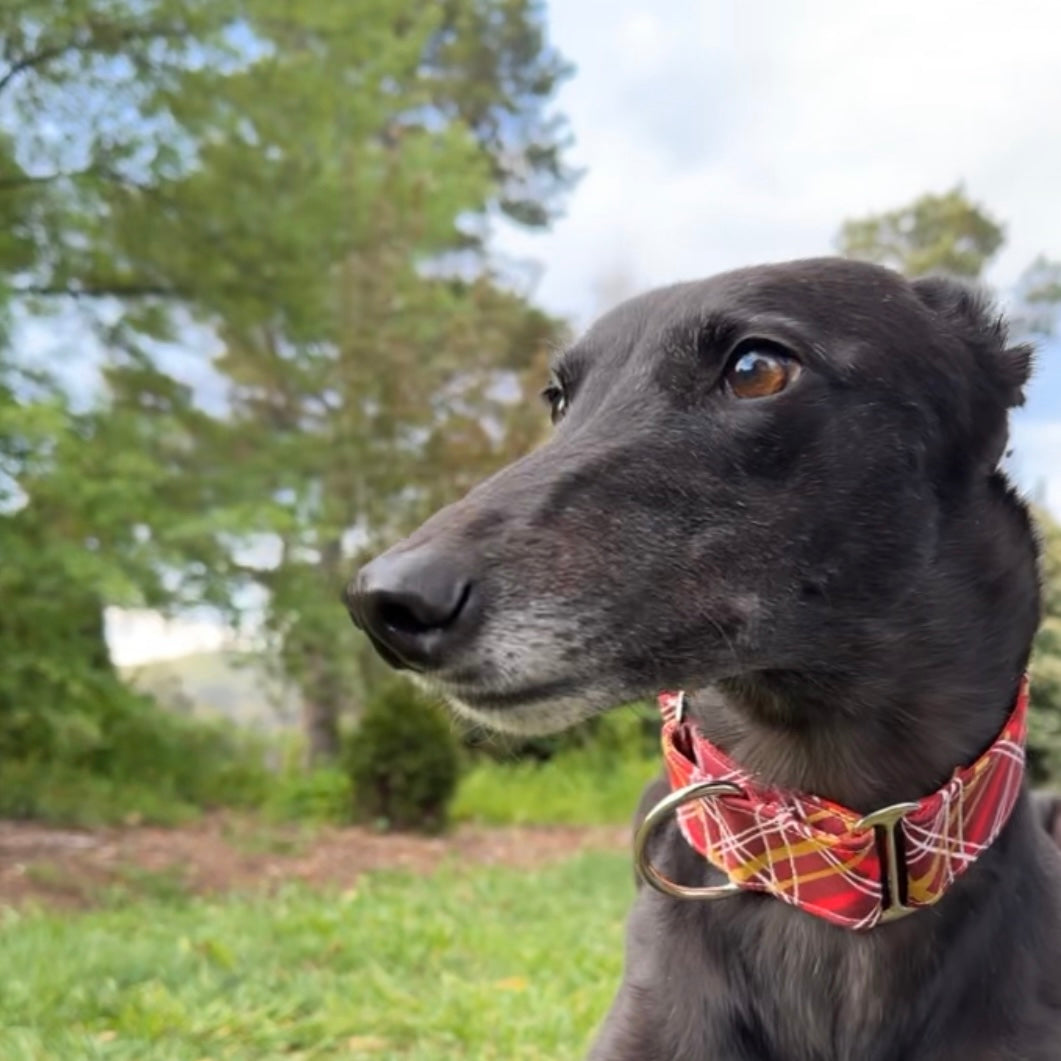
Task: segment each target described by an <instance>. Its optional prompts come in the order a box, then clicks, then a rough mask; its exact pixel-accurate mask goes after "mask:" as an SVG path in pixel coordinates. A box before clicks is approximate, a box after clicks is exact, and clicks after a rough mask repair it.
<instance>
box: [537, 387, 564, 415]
mask: <svg viewBox="0 0 1061 1061" xmlns="http://www.w3.org/2000/svg"><path fill="white" fill-rule="evenodd" d="M542 399H543V400H544V401H545V404H546V405H547V406H548V407H549V416H550V417H551V419H552V421H553V423H554V424H558V423H559V422H560V421H561V420H562V419H563V418H564V413H566V412H567V394H566V393H565V392H564V388H563V387H562V386H561V385H560V384H559V383H550V384H549V386H548V387H546V388H545V389H544V390H543V391H542Z"/></svg>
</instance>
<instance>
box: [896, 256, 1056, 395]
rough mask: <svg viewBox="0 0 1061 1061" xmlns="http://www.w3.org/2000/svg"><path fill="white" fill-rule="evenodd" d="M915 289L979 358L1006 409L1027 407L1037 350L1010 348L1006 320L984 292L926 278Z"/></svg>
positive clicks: (1018, 345) (1023, 345) (915, 283)
mask: <svg viewBox="0 0 1061 1061" xmlns="http://www.w3.org/2000/svg"><path fill="white" fill-rule="evenodd" d="M912 286H913V289H914V291H915V293H916V294H917V296H918V298H919V299H920V300H921V301H922V302H923V303H924V304H925V305H926V306H928V307H929V309H931V310H933V311H934V312H935V313H936V314H937V315H938V316H939V317H940V318H941V319H942V320H943V321H944V322H945V323H946V324H947V325H948V326H949V327H950V328H951V330H952V331H954V332H955V333H956V334H957V336H958V338H959V339H961V340H962V341H963V342H964V343H965V344H966V345H967V346H968V347H969V348H970V349H971V350H972V351H973V352H974V353H975V354H976V356H977V360H978V361H979V363H980V367H981V369H982V370H983V372H984V373H985V374H986V376H987V379H988V381H989V382H990V383H991V384H992V385H993V386H994V388H995V389H996V392H997V394H998V396H999V397H1000V398H1001V399H1002V402H1003V404H1004V406H1005V408H1007V409H1012V408H1014V407H1015V406H1019V405H1023V404H1024V387H1025V385H1026V384H1027V382H1028V380H1029V378H1030V377H1031V373H1032V362H1033V358H1034V355H1035V350H1034V347H1032V346H1031V345H1030V344H1028V343H1016V344H1013V345H1011V344H1010V342H1009V334H1008V328H1007V325H1006V319H1005V317H1003V316H1002V315H1001V314H999V313H998V312H997V311H996V310H995V307H994V305H993V304H992V302H991V300H990V299H989V298H988V297H987V296H986V295H985V294H984V292H983V291H981V290H979V289H977V288H975V287H972V286H971V285H969V284H966V283H963V282H962V281H960V280H953V279H951V278H950V277H946V276H926V277H922V278H920V279H918V280H914V281H913V282H912Z"/></svg>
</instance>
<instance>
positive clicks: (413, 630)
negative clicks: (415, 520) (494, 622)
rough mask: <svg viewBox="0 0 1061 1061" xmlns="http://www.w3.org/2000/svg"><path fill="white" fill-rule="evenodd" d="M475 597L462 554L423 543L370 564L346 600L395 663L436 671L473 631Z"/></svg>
mask: <svg viewBox="0 0 1061 1061" xmlns="http://www.w3.org/2000/svg"><path fill="white" fill-rule="evenodd" d="M473 596H474V585H473V583H472V579H471V577H470V575H469V572H468V571H467V566H466V565H465V564H464V563H462V562H461V560H460V558H458V557H456V556H452V555H447V554H443V553H440V552H438V551H436V550H433V549H429V548H423V547H421V548H419V549H412V550H407V551H405V552H399V553H384V555H383V556H380V557H377V558H376V559H375V560H373V561H372V562H371V563H369V564H367V565H366V566H365V567H363V568H362V569H361V571H360V572H359V573H358V575H357V577H356V578H354V580H353V581H352V582H351V583H350V585H349V586H348V587H347V590H346V603H347V607H348V608H349V610H350V615H351V616H352V618H353V620H354V622H355V623H356V624H357V625H358V626H359V627H361V629H362V630H364V631H365V633H366V634H368V636H369V637H370V638H371V640H372V642H373V644H374V645H375V647H376V649H377V650H378V651H379V653H380V655H381V656H382V657H383V658H384V659H385V660H386V661H387V662H388V663H389V664H390V665H391V666H393V667H398V668H403V667H407V668H412V669H414V670H435V669H438V668H439V667H441V666H444V665H445V663H446V661H447V659H448V658H449V656H450V655H451V653H452V652H453V651H454V650H455V649H456V647H457V646H458V645H459V644H460V643H461V642H462V641H463V640H464V639H465V638H466V637H467V636H468V635H469V634H470V633H471V630H472V628H473V626H474V621H475V608H474V607H473V603H474V602H473Z"/></svg>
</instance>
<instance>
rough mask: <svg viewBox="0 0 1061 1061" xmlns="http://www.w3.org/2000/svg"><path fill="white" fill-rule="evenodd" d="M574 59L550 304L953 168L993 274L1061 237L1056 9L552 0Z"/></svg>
mask: <svg viewBox="0 0 1061 1061" xmlns="http://www.w3.org/2000/svg"><path fill="white" fill-rule="evenodd" d="M550 11H551V23H552V35H553V39H554V41H555V43H556V44H557V46H558V47H559V48H560V49H561V50H562V51H563V52H564V53H565V54H566V55H567V56H568V57H569V58H570V59H572V60H573V61H574V62H575V63H576V65H577V66H578V68H579V70H578V73H577V74H576V76H575V78H574V80H573V81H572V82H571V83H570V84H569V85H568V86H567V87H565V88H564V89H563V90H562V92H561V94H560V97H559V101H558V105H559V108H560V109H561V110H562V111H563V112H564V113H566V114H567V115H568V116H569V117H570V119H571V122H572V127H573V130H574V133H575V135H576V137H577V148H576V157H577V161H578V162H579V163H580V164H581V165H583V166H585V167H587V168H588V173H587V176H586V178H585V179H584V180H583V182H582V184H581V186H580V187H579V188H578V189H577V190H576V192H575V193H574V195H573V197H572V199H571V201H570V206H569V209H568V212H567V216H566V217H565V218H563V219H562V220H561V221H559V222H558V223H557V224H556V226H555V227H554V229H553V231H552V232H550V233H547V234H545V235H543V236H528V235H526V234H521V233H514V232H511V231H507V230H506V231H505V232H504V233H503V235H502V238H501V242H502V245H503V246H504V248H505V249H506V250H507V251H510V252H513V253H520V254H524V255H527V256H530V257H534V258H537V259H538V260H540V261H541V262H542V263H543V264H544V266H545V270H544V276H543V280H542V283H541V286H540V289H539V294H540V297H541V298H542V300H543V301H544V302H545V303H546V304H547V305H548V306H549V307H550V308H552V309H553V310H555V311H559V312H562V313H565V314H567V315H570V316H573V317H575V318H576V319H577V320H578V322H579V323H585V322H586V319H587V317H588V316H590V315H591V314H592V313H594V312H595V311H596V310H597V308H598V307H597V306H595V305H594V295H593V292H594V280H595V277H596V276H597V275H598V274H600V273H601V272H603V271H606V270H608V269H614V268H616V267H619V266H621V267H622V268H623V269H625V270H626V271H628V272H631V273H633V274H634V275H635V276H637V278H638V280H639V282H640V283H641V284H642V285H644V286H648V285H655V284H660V283H665V282H669V281H671V280H675V279H679V278H688V277H691V276H696V275H703V274H707V273H711V272H714V271H717V270H719V269H724V268H729V267H732V266H736V265H741V264H747V263H750V262H753V261H757V260H775V259H779V258H786V257H793V256H801V255H808V254H818V253H823V252H827V251H828V250H829V249H830V241H831V239H832V237H833V235H834V234H835V232H836V230H837V228H838V226H839V224H840V222H841V221H842V220H843V219H844V218H845V217H849V216H852V215H858V214H862V213H865V212H869V211H875V210H881V209H886V208H889V207H892V206H897V205H900V204H902V203H904V202H906V201H908V200H909V199H911V198H913V197H914V196H916V195H918V194H920V193H922V192H924V191H928V190H937V191H941V190H944V189H946V188H948V187H950V186H952V185H953V184H955V183H956V182H958V181H959V180H961V181H964V182H965V184H966V186H967V188H968V190H969V192H970V193H971V194H972V195H973V196H975V197H977V198H978V199H980V200H981V201H982V202H983V203H984V204H985V205H986V206H987V207H988V208H989V209H991V210H992V211H994V212H995V213H996V214H997V215H998V216H999V217H1000V218H1001V219H1002V220H1004V221H1005V222H1007V227H1008V231H1009V246H1008V248H1007V250H1006V252H1005V253H1004V254H1003V256H1002V257H1001V258H1000V260H999V262H998V266H997V268H996V270H995V279H996V280H997V281H998V282H1000V283H1003V284H1008V283H1011V282H1012V281H1013V280H1014V279H1015V278H1016V276H1017V274H1018V273H1019V271H1020V270H1021V269H1022V268H1023V267H1024V265H1026V264H1027V262H1028V261H1029V260H1030V259H1031V258H1032V257H1033V256H1034V255H1035V254H1037V253H1039V252H1040V251H1047V252H1050V251H1052V252H1053V253H1055V254H1058V255H1061V211H1059V210H1057V209H1056V207H1055V200H1056V189H1057V187H1058V186H1059V182H1061V137H1058V136H1057V119H1056V114H1057V113H1058V108H1059V106H1061V80H1059V79H1058V77H1057V74H1056V62H1057V60H1056V40H1057V39H1058V35H1059V33H1061V8H1057V7H1054V6H1052V5H1048V4H1045V3H1042V2H1034V0H1013V2H1011V3H1008V4H1007V5H1006V6H1005V8H1004V9H1000V8H999V7H997V5H979V6H978V5H971V4H968V3H965V2H958V0H937V2H935V3H933V4H926V3H924V2H923V0H921V2H915V0H894V2H892V3H890V4H887V5H868V4H852V3H850V2H849V0H815V2H813V3H811V2H810V0H803V2H797V3H793V2H791V0H769V2H753V3H747V4H742V5H736V4H729V3H722V2H713V3H709V4H702V3H697V2H694V0H656V2H652V0H564V2H563V3H554V4H553V5H552V6H551V9H550Z"/></svg>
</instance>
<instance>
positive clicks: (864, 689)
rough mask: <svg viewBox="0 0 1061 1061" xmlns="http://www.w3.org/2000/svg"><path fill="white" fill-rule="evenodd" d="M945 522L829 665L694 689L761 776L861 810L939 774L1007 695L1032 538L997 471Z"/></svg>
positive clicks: (918, 788)
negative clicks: (986, 487) (903, 595)
mask: <svg viewBox="0 0 1061 1061" xmlns="http://www.w3.org/2000/svg"><path fill="white" fill-rule="evenodd" d="M994 486H995V489H993V490H992V491H990V492H988V493H987V494H986V495H985V496H983V497H980V498H978V499H976V504H975V507H970V506H963V509H965V508H967V507H969V508H970V511H971V512H973V513H975V516H976V518H973V517H972V516H970V515H968V514H960V515H958V516H956V517H955V518H953V519H951V520H950V521H949V522H948V525H947V527H946V528H945V530H944V532H942V533H941V536H940V539H939V547H938V549H937V550H936V551H935V553H934V555H933V556H932V557H931V559H930V560H929V561H928V562H927V563H926V564H925V566H924V570H923V571H922V572H921V573H920V575H919V578H918V580H917V584H916V589H914V590H912V592H911V593H910V594H909V596H908V598H907V599H905V600H903V601H901V602H898V603H896V604H895V605H893V606H892V607H891V608H890V609H889V610H888V612H887V613H886V614H883V615H873V616H871V617H867V620H866V621H865V622H864V623H862V624H858V625H852V626H851V627H850V628H848V629H846V630H844V631H843V632H842V633H839V634H838V635H837V639H836V640H837V642H838V643H837V644H836V649H835V655H834V656H833V658H832V659H830V660H828V661H826V662H825V664H824V665H816V666H815V667H807V668H806V669H798V668H796V669H792V670H785V671H780V670H776V671H760V672H757V673H752V674H749V675H746V676H743V677H741V678H739V679H735V680H731V681H726V682H724V683H721V684H720V685H719V687H718V688H716V689H711V690H702V691H700V692H699V693H697V694H694V695H693V696H692V697H690V706H691V710H692V713H693V715H694V717H695V718H696V719H697V721H698V722H699V723H700V725H701V728H702V729H703V731H704V733H705V735H706V736H707V737H708V738H709V739H710V740H712V741H714V742H715V743H717V744H718V745H720V746H721V747H722V748H724V749H725V750H726V751H727V752H728V753H729V754H730V756H731V757H732V758H734V759H735V760H736V761H737V762H739V763H740V764H741V765H742V766H743V767H744V768H746V769H747V770H749V771H751V772H752V773H754V774H755V775H757V776H758V777H760V778H762V780H763V781H764V782H766V783H769V784H774V785H777V786H780V787H785V788H791V789H799V790H802V791H805V792H813V793H815V794H817V795H821V796H824V797H826V798H828V799H832V800H835V801H837V802H839V803H842V804H844V805H846V806H849V807H850V808H852V809H853V810H857V811H861V812H869V811H872V810H874V809H877V808H879V807H882V806H885V805H888V804H890V803H895V802H901V801H907V800H915V799H918V798H919V797H921V796H924V795H927V794H929V793H930V792H932V791H934V790H935V789H937V788H938V787H939V786H940V785H942V784H943V783H944V782H946V780H947V778H948V777H949V776H950V775H951V773H952V772H953V770H954V769H955V768H956V767H958V766H961V765H964V764H966V763H969V762H971V761H972V760H973V759H975V758H976V757H977V756H978V755H979V754H980V753H981V752H982V751H983V750H984V749H985V748H986V747H987V746H988V745H989V744H990V743H991V741H992V740H993V739H994V738H995V737H996V736H997V734H998V732H999V730H1000V729H1001V727H1002V724H1003V722H1004V721H1005V719H1006V717H1007V715H1008V714H1009V712H1010V711H1011V710H1012V708H1013V704H1014V700H1015V697H1016V695H1017V692H1018V688H1019V683H1020V678H1021V674H1022V672H1023V670H1024V668H1025V666H1026V664H1027V658H1028V653H1029V649H1030V644H1031V640H1032V637H1033V636H1034V632H1035V628H1036V626H1037V623H1038V617H1039V588H1038V574H1037V567H1036V556H1035V550H1034V545H1033V544H1032V543H1033V541H1034V539H1033V538H1032V536H1031V534H1030V531H1029V529H1028V525H1027V516H1026V513H1025V512H1024V510H1023V509H1022V508H1021V507H1020V506H1019V505H1018V504H1017V503H1016V501H1015V500H1014V499H1013V498H1012V497H1011V496H1010V495H1009V494H1008V493H1006V492H1005V491H1004V490H1003V489H1002V487H1001V483H997V484H994Z"/></svg>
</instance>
